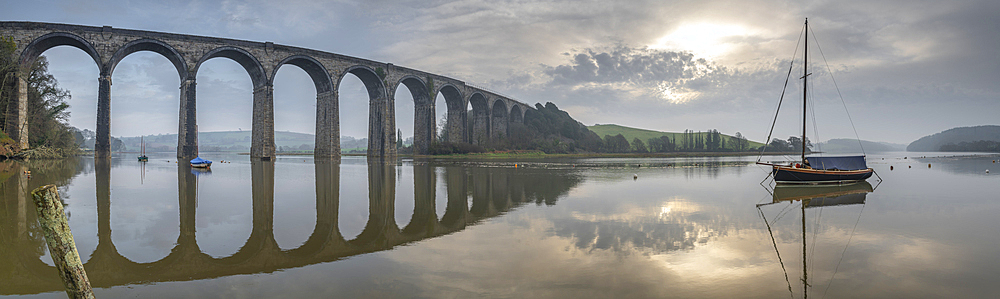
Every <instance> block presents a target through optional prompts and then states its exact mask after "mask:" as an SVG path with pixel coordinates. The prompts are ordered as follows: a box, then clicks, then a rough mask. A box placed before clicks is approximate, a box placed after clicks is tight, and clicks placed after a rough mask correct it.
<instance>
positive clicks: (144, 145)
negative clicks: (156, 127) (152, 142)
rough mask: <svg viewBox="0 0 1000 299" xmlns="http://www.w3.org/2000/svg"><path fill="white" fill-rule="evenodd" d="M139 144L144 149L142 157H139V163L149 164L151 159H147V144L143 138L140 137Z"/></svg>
mask: <svg viewBox="0 0 1000 299" xmlns="http://www.w3.org/2000/svg"><path fill="white" fill-rule="evenodd" d="M139 144H140V147H141V148H142V156H139V162H149V157H146V142H145V140H144V139H143V136H139Z"/></svg>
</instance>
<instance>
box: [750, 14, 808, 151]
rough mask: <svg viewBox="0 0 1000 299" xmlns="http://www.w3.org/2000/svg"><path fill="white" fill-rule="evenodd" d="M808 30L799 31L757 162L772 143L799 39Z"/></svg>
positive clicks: (803, 28)
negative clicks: (769, 127)
mask: <svg viewBox="0 0 1000 299" xmlns="http://www.w3.org/2000/svg"><path fill="white" fill-rule="evenodd" d="M804 32H806V29H805V26H803V27H802V31H799V37H798V38H797V39H796V42H795V51H792V60H791V61H789V62H788V75H785V85H784V86H782V87H781V97H779V98H778V107H777V108H776V109H775V110H774V120H772V121H771V130H770V131H768V132H767V139H765V140H764V146H762V147H760V154H759V155H757V162H760V158H761V157H762V156H764V151H765V150H766V149H767V144H768V143H771V134H772V133H774V125H775V124H776V123H778V111H780V110H781V102H783V101H784V100H785V90H787V89H788V78H791V76H792V68H793V67H794V66H795V54H797V52H799V42H798V41H799V40H801V39H802V34H803V33H804Z"/></svg>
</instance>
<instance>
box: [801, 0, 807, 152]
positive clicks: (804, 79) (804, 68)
mask: <svg viewBox="0 0 1000 299" xmlns="http://www.w3.org/2000/svg"><path fill="white" fill-rule="evenodd" d="M804 44H805V48H804V50H803V54H802V164H805V163H806V86H809V85H808V84H806V83H807V81H808V80H809V78H807V77H808V76H809V18H806V39H805V42H804Z"/></svg>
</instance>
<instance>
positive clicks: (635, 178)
mask: <svg viewBox="0 0 1000 299" xmlns="http://www.w3.org/2000/svg"><path fill="white" fill-rule="evenodd" d="M986 172H990V171H989V170H987V171H986ZM638 179H639V174H638V173H633V174H632V180H638Z"/></svg>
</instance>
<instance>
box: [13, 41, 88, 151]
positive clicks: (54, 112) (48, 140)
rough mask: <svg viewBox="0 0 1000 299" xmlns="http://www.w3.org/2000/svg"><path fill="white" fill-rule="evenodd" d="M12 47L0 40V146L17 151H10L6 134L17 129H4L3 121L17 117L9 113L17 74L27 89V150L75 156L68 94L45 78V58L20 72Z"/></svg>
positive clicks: (76, 133)
mask: <svg viewBox="0 0 1000 299" xmlns="http://www.w3.org/2000/svg"><path fill="white" fill-rule="evenodd" d="M15 48H16V45H15V44H14V41H13V39H11V38H9V37H0V107H2V108H3V109H4V113H0V123H2V124H4V130H3V131H4V134H3V135H2V136H0V143H2V144H3V145H4V146H5V147H6V148H8V149H12V150H13V152H16V151H18V150H20V149H19V148H16V146H14V147H10V146H12V145H14V144H15V143H16V142H14V140H12V139H11V138H10V137H9V135H7V134H6V133H7V132H9V131H12V130H19V129H20V128H8V127H7V126H8V124H7V119H8V118H9V117H12V116H13V115H12V113H17V111H16V110H15V109H11V108H9V107H11V104H13V103H14V101H15V100H16V99H14V96H15V95H16V88H18V86H17V84H18V83H17V81H18V74H19V73H21V74H24V75H25V76H24V77H23V78H24V81H25V83H26V85H27V86H26V87H27V115H26V119H25V120H26V123H27V124H28V126H27V127H28V131H27V132H28V147H29V148H49V149H60V150H68V151H71V152H75V151H77V150H78V149H79V147H80V143H79V142H78V141H80V138H79V137H80V135H79V134H80V131H79V130H77V129H75V128H73V127H71V126H70V125H69V104H67V103H66V100H68V99H69V98H70V97H71V96H70V93H69V91H67V90H65V89H62V88H61V87H59V83H58V82H57V81H56V79H55V77H53V76H52V74H49V70H48V67H49V62H48V60H47V59H46V58H45V56H42V57H39V58H38V59H36V60H35V61H34V62H33V63H32V64H31V65H30V66H28V67H27V68H26V69H23V70H22V69H20V66H19V65H18V61H17V58H16V57H14V55H13V53H14V49H15Z"/></svg>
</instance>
